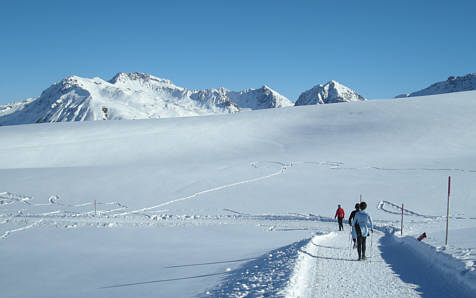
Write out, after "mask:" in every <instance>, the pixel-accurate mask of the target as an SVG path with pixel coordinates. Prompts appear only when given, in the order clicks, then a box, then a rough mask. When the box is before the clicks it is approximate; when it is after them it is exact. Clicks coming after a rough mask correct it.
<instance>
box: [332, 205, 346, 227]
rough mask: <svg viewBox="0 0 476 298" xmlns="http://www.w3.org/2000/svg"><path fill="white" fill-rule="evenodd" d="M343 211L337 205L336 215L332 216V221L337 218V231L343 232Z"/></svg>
mask: <svg viewBox="0 0 476 298" xmlns="http://www.w3.org/2000/svg"><path fill="white" fill-rule="evenodd" d="M344 216H345V213H344V209H342V208H341V206H340V205H337V211H336V215H335V216H334V219H335V218H336V217H337V221H338V222H339V231H342V230H344V225H343V224H342V221H343V220H344Z"/></svg>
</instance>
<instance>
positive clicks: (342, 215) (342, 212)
mask: <svg viewBox="0 0 476 298" xmlns="http://www.w3.org/2000/svg"><path fill="white" fill-rule="evenodd" d="M344 216H345V213H344V209H342V208H338V209H337V211H336V215H335V216H334V218H336V217H344Z"/></svg>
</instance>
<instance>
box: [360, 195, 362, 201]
mask: <svg viewBox="0 0 476 298" xmlns="http://www.w3.org/2000/svg"><path fill="white" fill-rule="evenodd" d="M360 203H362V195H360Z"/></svg>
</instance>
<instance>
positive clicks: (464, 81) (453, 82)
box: [396, 73, 476, 98]
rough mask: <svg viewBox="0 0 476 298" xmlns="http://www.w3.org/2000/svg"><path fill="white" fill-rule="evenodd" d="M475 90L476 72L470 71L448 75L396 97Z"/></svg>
mask: <svg viewBox="0 0 476 298" xmlns="http://www.w3.org/2000/svg"><path fill="white" fill-rule="evenodd" d="M470 90H476V73H470V74H467V75H465V76H461V77H453V76H452V77H449V78H448V79H447V80H446V81H442V82H437V83H434V84H433V85H431V86H430V87H427V88H425V89H422V90H420V91H416V92H412V93H406V94H400V95H397V96H396V98H402V97H412V96H425V95H434V94H443V93H451V92H460V91H470Z"/></svg>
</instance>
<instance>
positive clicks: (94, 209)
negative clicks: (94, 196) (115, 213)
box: [94, 200, 96, 215]
mask: <svg viewBox="0 0 476 298" xmlns="http://www.w3.org/2000/svg"><path fill="white" fill-rule="evenodd" d="M94 215H96V200H94Z"/></svg>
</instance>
